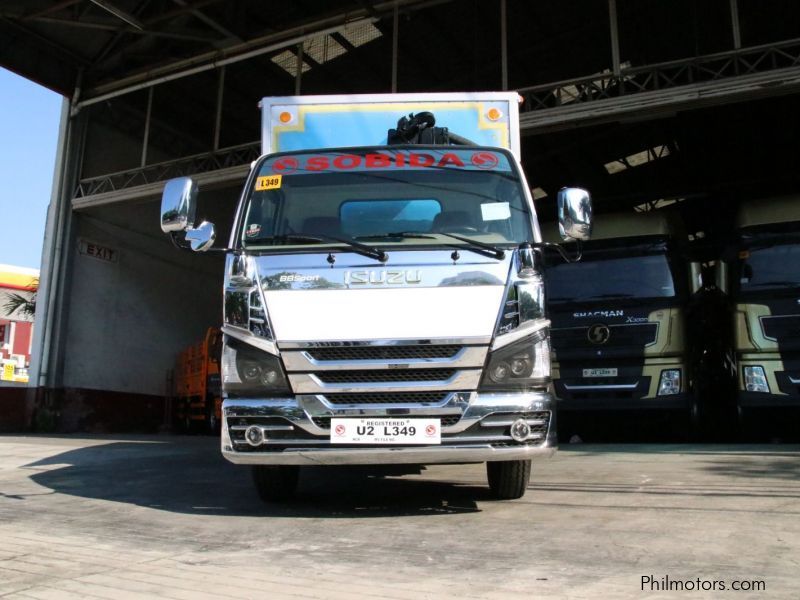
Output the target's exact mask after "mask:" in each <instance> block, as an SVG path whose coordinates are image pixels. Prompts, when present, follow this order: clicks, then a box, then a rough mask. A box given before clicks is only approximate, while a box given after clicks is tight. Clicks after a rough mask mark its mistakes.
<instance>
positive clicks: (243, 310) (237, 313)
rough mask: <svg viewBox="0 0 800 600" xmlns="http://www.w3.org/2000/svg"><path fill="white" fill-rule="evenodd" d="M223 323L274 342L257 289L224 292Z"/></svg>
mask: <svg viewBox="0 0 800 600" xmlns="http://www.w3.org/2000/svg"><path fill="white" fill-rule="evenodd" d="M224 314H225V323H226V324H227V325H233V326H234V327H239V328H241V329H247V330H248V331H249V332H250V333H252V334H254V335H257V336H259V337H262V338H264V339H267V340H274V339H275V336H274V335H273V334H272V327H271V326H270V323H269V315H268V314H267V310H266V307H265V306H264V302H263V300H262V297H261V291H260V290H259V289H258V288H255V289H252V290H249V291H241V290H227V291H226V292H225V309H224Z"/></svg>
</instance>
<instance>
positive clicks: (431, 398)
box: [322, 392, 451, 406]
mask: <svg viewBox="0 0 800 600" xmlns="http://www.w3.org/2000/svg"><path fill="white" fill-rule="evenodd" d="M450 395H451V392H396V393H387V394H381V393H377V394H375V393H361V394H326V395H325V396H322V400H323V401H324V402H327V403H328V404H332V405H334V406H340V405H354V404H414V405H420V404H422V405H427V404H436V405H439V404H442V403H443V402H445V401H446V400H448V399H449V397H450Z"/></svg>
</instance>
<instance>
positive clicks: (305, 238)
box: [246, 233, 389, 262]
mask: <svg viewBox="0 0 800 600" xmlns="http://www.w3.org/2000/svg"><path fill="white" fill-rule="evenodd" d="M325 241H331V242H339V243H340V244H345V245H346V246H349V247H350V248H352V249H353V251H354V252H355V253H356V254H360V255H362V256H366V257H367V258H374V259H375V260H379V261H381V262H386V261H387V260H388V259H389V255H388V254H386V252H384V251H383V250H379V249H378V248H373V247H372V246H367V245H366V244H360V243H358V242H357V241H355V240H350V239H346V238H340V237H336V236H333V235H327V234H324V233H323V234H320V233H316V234H313V235H312V234H310V233H287V234H284V235H273V236H269V237H261V238H256V239H255V240H246V243H250V244H252V243H253V242H261V243H264V242H272V243H279V244H280V243H284V244H285V243H291V242H298V243H303V242H315V243H320V242H325Z"/></svg>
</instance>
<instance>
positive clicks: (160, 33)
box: [27, 17, 217, 43]
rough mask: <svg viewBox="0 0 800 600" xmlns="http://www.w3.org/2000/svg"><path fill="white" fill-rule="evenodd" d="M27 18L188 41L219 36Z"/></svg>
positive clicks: (99, 23) (211, 38)
mask: <svg viewBox="0 0 800 600" xmlns="http://www.w3.org/2000/svg"><path fill="white" fill-rule="evenodd" d="M27 20H30V21H36V22H37V23H49V24H51V25H64V26H67V27H77V28H83V29H95V30H101V31H115V32H120V33H131V34H134V35H142V36H153V37H161V38H167V39H173V40H183V41H187V42H207V43H212V42H216V41H217V38H214V37H211V36H208V35H198V34H190V33H175V32H171V31H157V30H155V29H136V28H135V27H120V26H119V25H117V24H114V23H112V22H110V21H107V22H101V21H86V20H81V21H78V20H75V19H59V18H56V17H34V18H31V19H27Z"/></svg>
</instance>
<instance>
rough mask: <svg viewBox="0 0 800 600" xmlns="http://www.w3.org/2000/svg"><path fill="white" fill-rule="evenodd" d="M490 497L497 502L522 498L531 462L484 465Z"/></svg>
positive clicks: (499, 462)
mask: <svg viewBox="0 0 800 600" xmlns="http://www.w3.org/2000/svg"><path fill="white" fill-rule="evenodd" d="M486 476H487V479H488V480H489V489H490V490H491V492H492V496H494V497H495V498H497V499H498V500H514V499H515V498H522V496H523V495H525V490H526V489H527V488H528V481H529V480H530V478H531V461H529V460H501V461H493V462H487V463H486Z"/></svg>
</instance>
